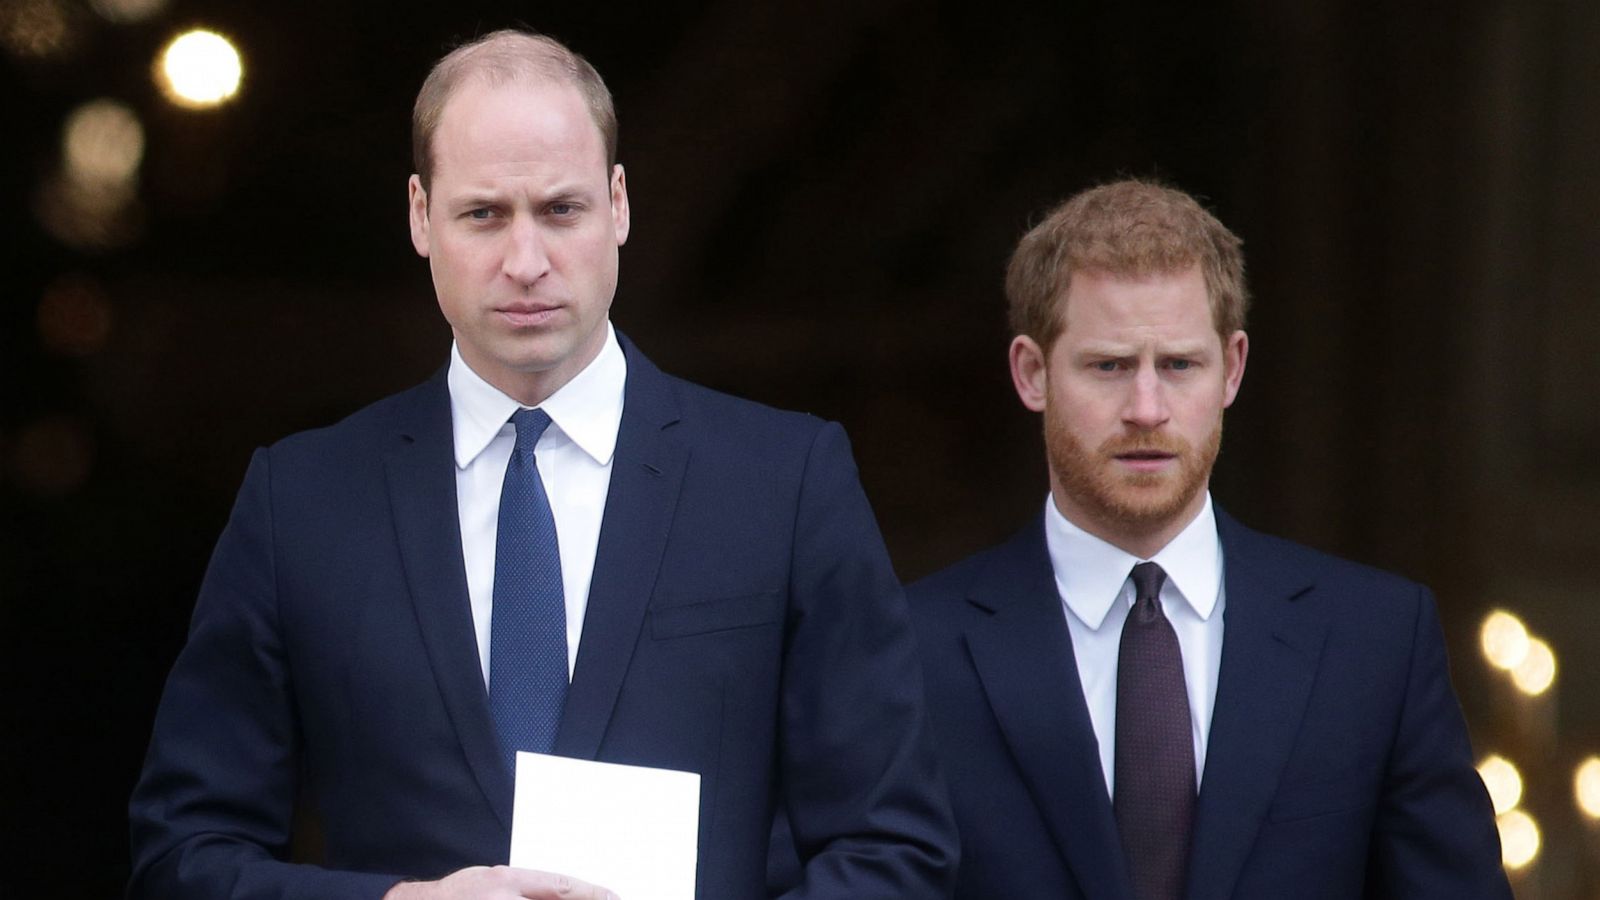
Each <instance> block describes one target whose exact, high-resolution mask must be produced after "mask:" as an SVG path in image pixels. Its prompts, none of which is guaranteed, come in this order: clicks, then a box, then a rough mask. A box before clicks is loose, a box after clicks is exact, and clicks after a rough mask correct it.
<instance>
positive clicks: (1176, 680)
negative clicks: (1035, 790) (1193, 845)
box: [1112, 562, 1195, 900]
mask: <svg viewBox="0 0 1600 900" xmlns="http://www.w3.org/2000/svg"><path fill="white" fill-rule="evenodd" d="M1132 577H1133V584H1134V589H1135V593H1136V599H1135V601H1134V604H1133V609H1131V610H1129V612H1128V619H1127V621H1126V622H1124V623H1123V626H1122V644H1121V650H1120V651H1119V653H1118V656H1117V743H1116V778H1115V779H1114V783H1115V786H1116V790H1115V794H1116V795H1115V797H1113V799H1112V807H1113V809H1114V810H1115V811H1116V815H1117V830H1118V831H1120V832H1121V834H1122V847H1123V849H1124V850H1125V851H1126V852H1127V856H1128V865H1129V867H1130V868H1131V869H1132V873H1133V895H1134V897H1136V898H1138V900H1176V898H1178V897H1180V896H1182V894H1183V886H1184V874H1185V873H1184V870H1185V867H1186V865H1187V862H1188V857H1189V829H1190V824H1191V823H1192V822H1193V820H1194V804H1195V783H1194V743H1193V737H1192V735H1191V732H1190V725H1189V694H1188V691H1187V690H1185V688H1184V680H1183V654H1182V652H1181V651H1180V649H1179V647H1178V635H1177V633H1176V632H1174V631H1173V630H1172V623H1171V622H1169V621H1167V617H1166V616H1165V615H1164V614H1163V613H1162V611H1161V585H1162V583H1163V582H1165V581H1166V580H1167V573H1166V572H1163V571H1162V570H1161V567H1160V566H1158V565H1156V564H1155V563H1148V562H1147V563H1139V564H1138V565H1136V566H1134V567H1133V575H1132Z"/></svg>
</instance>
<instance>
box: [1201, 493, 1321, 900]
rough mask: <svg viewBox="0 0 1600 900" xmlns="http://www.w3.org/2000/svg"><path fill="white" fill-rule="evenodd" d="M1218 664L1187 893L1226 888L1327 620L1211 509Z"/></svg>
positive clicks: (1266, 551)
mask: <svg viewBox="0 0 1600 900" xmlns="http://www.w3.org/2000/svg"><path fill="white" fill-rule="evenodd" d="M1217 531H1218V533H1219V535H1220V536H1221V539H1222V550H1223V560H1224V565H1225V573H1224V578H1225V579H1226V591H1227V593H1226V607H1225V608H1224V610H1223V616H1224V621H1225V623H1226V624H1225V625H1224V630H1223V644H1222V665H1221V670H1220V672H1219V673H1218V677H1217V701H1216V707H1215V709H1214V711H1213V712H1212V716H1211V731H1210V737H1209V739H1208V742H1207V749H1206V765H1205V774H1204V777H1203V778H1202V780H1201V784H1200V798H1199V804H1198V806H1197V808H1196V811H1195V830H1194V842H1193V846H1192V848H1191V853H1190V864H1189V865H1190V870H1189V890H1188V897H1189V898H1190V900H1202V898H1204V900H1211V898H1225V897H1229V896H1232V893H1233V887H1234V884H1235V882H1236V881H1237V880H1238V877H1239V871H1240V869H1241V868H1242V867H1243V865H1244V862H1245V859H1246V858H1247V857H1248V856H1249V853H1250V849H1251V847H1253V846H1254V844H1255V841H1256V835H1257V833H1258V832H1259V831H1260V829H1261V824H1262V822H1263V820H1264V819H1265V818H1266V812H1267V806H1268V804H1269V803H1270V802H1271V800H1272V796H1273V793H1274V791H1275V790H1276V788H1277V784H1278V776H1279V775H1280V774H1281V772H1282V771H1283V766H1284V764H1285V762H1286V760H1287V759H1288V756H1289V752H1290V750H1291V749H1292V747H1293V744H1294V739H1295V735H1296V734H1297V733H1298V732H1299V730H1300V722H1301V718H1302V716H1303V714H1304V713H1305V707H1306V701H1307V699H1308V698H1309V697H1310V694H1311V685H1312V682H1313V680H1314V678H1315V676H1316V670H1317V662H1318V660H1319V658H1320V657H1321V654H1322V646H1323V639H1324V637H1325V634H1326V623H1325V622H1324V621H1322V620H1321V619H1320V618H1318V617H1316V616H1315V615H1313V613H1312V611H1311V610H1310V609H1309V608H1308V607H1306V606H1303V605H1299V604H1296V603H1295V602H1293V601H1294V600H1295V599H1296V598H1297V597H1298V596H1299V595H1301V594H1303V593H1304V592H1305V591H1307V590H1308V589H1310V587H1311V581H1310V578H1309V576H1308V575H1307V574H1306V573H1305V572H1303V571H1295V570H1293V569H1290V568H1288V567H1287V566H1285V565H1284V564H1283V563H1281V562H1277V561H1276V560H1277V558H1278V557H1280V556H1281V554H1277V553H1274V552H1273V551H1272V548H1270V547H1267V546H1264V544H1265V539H1264V538H1262V537H1261V536H1260V535H1257V534H1255V533H1254V532H1251V531H1249V530H1248V529H1245V528H1244V527H1242V526H1240V525H1239V524H1238V523H1237V522H1235V521H1233V519H1231V518H1230V517H1228V516H1227V515H1225V514H1223V513H1222V512H1221V511H1220V510H1219V511H1218V514H1217Z"/></svg>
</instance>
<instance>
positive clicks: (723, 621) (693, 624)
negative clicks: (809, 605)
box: [650, 591, 783, 638]
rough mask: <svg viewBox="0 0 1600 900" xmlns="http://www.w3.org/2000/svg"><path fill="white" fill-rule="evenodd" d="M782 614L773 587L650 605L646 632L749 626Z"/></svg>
mask: <svg viewBox="0 0 1600 900" xmlns="http://www.w3.org/2000/svg"><path fill="white" fill-rule="evenodd" d="M782 614H783V597H782V595H781V594H780V593H779V592H777V591H762V592H761V593H759V594H742V595H740V596H737V597H718V598H717V599H714V600H701V601H698V602H694V603H682V604H677V603H674V604H670V605H667V604H662V605H652V606H651V607H650V636H651V637H654V638H674V637H686V636H688V635H691V634H707V633H709V632H713V631H729V630H732V629H734V628H750V627H752V626H755V625H767V624H770V623H773V622H776V621H778V619H779V617H780V616H781V615H782Z"/></svg>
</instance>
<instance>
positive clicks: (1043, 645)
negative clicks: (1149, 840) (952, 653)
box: [966, 518, 1133, 900]
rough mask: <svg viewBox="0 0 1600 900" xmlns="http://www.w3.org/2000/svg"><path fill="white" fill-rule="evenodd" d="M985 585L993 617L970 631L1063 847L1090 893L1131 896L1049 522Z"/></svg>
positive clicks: (1000, 558) (997, 565)
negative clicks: (1049, 545)
mask: <svg viewBox="0 0 1600 900" xmlns="http://www.w3.org/2000/svg"><path fill="white" fill-rule="evenodd" d="M977 585H978V586H977V587H975V588H974V589H973V591H972V593H971V594H970V596H969V598H968V599H969V602H971V603H972V604H973V605H975V606H978V607H980V608H982V609H984V610H986V611H988V612H989V613H990V614H991V615H990V616H989V617H988V618H987V619H984V620H983V621H981V622H979V623H977V624H975V625H974V626H972V627H971V628H969V629H968V630H967V633H966V640H967V648H968V650H969V651H970V652H971V654H972V662H973V665H974V667H975V668H976V669H977V671H978V677H979V679H980V680H981V681H982V683H983V689H984V692H985V694H986V695H987V696H988V699H989V705H990V708H991V709H992V710H993V712H994V715H995V718H996V719H997V720H998V721H999V723H1000V730H1001V733H1002V734H1003V735H1004V736H1005V740H1006V743H1007V744H1008V745H1009V746H1010V747H1011V752H1012V754H1013V756H1014V757H1015V758H1016V760H1017V765H1018V766H1019V767H1020V768H1021V770H1022V776H1023V778H1024V779H1025V780H1026V781H1027V783H1028V786H1029V788H1030V789H1031V792H1032V794H1033V797H1034V799H1035V802H1036V803H1037V804H1038V806H1039V811H1040V813H1041V814H1042V815H1043V816H1044V820H1045V823H1046V825H1047V827H1048V828H1049V829H1050V832H1051V835H1052V837H1054V839H1055V842H1056V846H1057V847H1058V848H1059V849H1060V851H1061V853H1062V856H1063V857H1064V858H1065V859H1066V861H1067V864H1068V866H1069V867H1070V868H1071V869H1072V871H1073V873H1074V876H1075V877H1076V879H1077V881H1078V884H1079V886H1080V887H1081V888H1082V890H1083V892H1084V894H1085V895H1086V896H1090V897H1096V898H1102V897H1103V898H1109V900H1118V898H1131V897H1132V896H1133V891H1132V886H1131V884H1130V882H1129V878H1128V867H1127V863H1126V862H1125V859H1124V856H1123V851H1122V841H1121V838H1120V837H1119V836H1118V834H1117V826H1116V820H1115V818H1114V817H1113V814H1112V811H1111V800H1110V798H1109V797H1108V796H1107V795H1106V787H1105V774H1104V773H1103V772H1102V771H1101V770H1100V752H1099V744H1098V743H1097V742H1096V740H1095V736H1094V727H1093V725H1091V724H1090V721H1089V710H1088V707H1087V705H1086V704H1085V703H1084V699H1083V688H1082V683H1081V682H1080V681H1079V679H1078V666H1077V663H1076V661H1075V658H1074V656H1073V653H1072V639H1071V636H1070V635H1069V633H1068V631H1067V623H1066V621H1065V620H1064V618H1063V616H1064V615H1065V614H1064V613H1063V611H1062V609H1061V600H1060V597H1059V594H1058V593H1057V591H1056V586H1055V579H1054V577H1053V575H1052V574H1051V568H1050V559H1049V555H1048V551H1047V550H1046V548H1045V539H1044V526H1043V520H1042V518H1040V519H1038V520H1036V521H1035V522H1034V523H1033V524H1032V525H1031V526H1029V527H1028V528H1026V529H1024V530H1023V532H1022V533H1021V534H1019V535H1018V536H1017V537H1015V538H1013V539H1012V540H1011V541H1010V542H1009V543H1008V544H1006V545H1005V546H1004V547H1003V548H1002V549H1001V552H1000V553H998V554H997V555H996V556H995V557H994V560H993V564H992V565H991V567H990V571H989V573H988V575H987V576H986V577H984V578H981V579H979V580H978V582H977ZM1052 685H1053V686H1055V687H1054V689H1052V687H1051V686H1052Z"/></svg>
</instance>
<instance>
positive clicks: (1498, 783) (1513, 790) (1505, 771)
mask: <svg viewBox="0 0 1600 900" xmlns="http://www.w3.org/2000/svg"><path fill="white" fill-rule="evenodd" d="M1478 777H1480V778H1482V779H1483V786H1484V787H1486V788H1488V789H1489V799H1490V800H1491V801H1493V802H1494V812H1495V815H1500V814H1501V813H1508V812H1510V811H1512V810H1513V809H1516V808H1517V804H1518V803H1520V802H1522V774H1521V773H1519V772H1518V771H1517V767H1516V766H1514V765H1512V764H1511V761H1510V760H1508V759H1506V758H1505V757H1503V756H1490V757H1488V758H1486V759H1484V761H1483V762H1481V763H1478Z"/></svg>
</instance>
